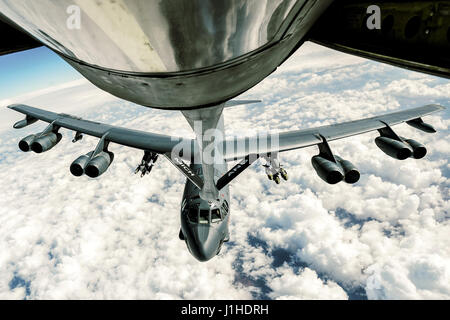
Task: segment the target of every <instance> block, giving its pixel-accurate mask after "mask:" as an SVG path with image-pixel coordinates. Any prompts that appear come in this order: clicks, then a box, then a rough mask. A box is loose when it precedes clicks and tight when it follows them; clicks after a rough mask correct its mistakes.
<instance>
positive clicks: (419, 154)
mask: <svg viewBox="0 0 450 320" xmlns="http://www.w3.org/2000/svg"><path fill="white" fill-rule="evenodd" d="M402 139H403V138H402ZM403 141H405V143H407V144H408V145H409V146H410V147H411V148H412V150H413V153H412V156H413V158H414V159H422V158H423V157H425V155H426V154H427V148H425V146H424V145H423V144H421V143H419V142H417V141H416V140H412V139H403Z"/></svg>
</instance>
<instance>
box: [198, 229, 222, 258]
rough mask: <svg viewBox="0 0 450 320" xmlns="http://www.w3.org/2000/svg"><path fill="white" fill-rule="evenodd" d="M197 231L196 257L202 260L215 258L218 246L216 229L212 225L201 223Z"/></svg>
mask: <svg viewBox="0 0 450 320" xmlns="http://www.w3.org/2000/svg"><path fill="white" fill-rule="evenodd" d="M195 233H196V236H195V238H196V239H195V240H196V241H195V242H196V243H195V250H193V251H194V252H195V253H194V256H195V258H196V259H197V260H199V261H201V262H206V261H209V260H211V259H212V258H214V257H215V256H216V251H217V247H218V243H216V242H218V241H217V239H216V238H217V234H216V231H215V230H214V229H213V228H211V227H210V226H206V225H205V226H202V225H199V226H197V228H195Z"/></svg>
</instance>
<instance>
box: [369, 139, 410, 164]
mask: <svg viewBox="0 0 450 320" xmlns="http://www.w3.org/2000/svg"><path fill="white" fill-rule="evenodd" d="M375 143H376V145H377V146H378V148H380V149H381V151H383V152H384V153H385V154H387V155H388V156H390V157H392V158H395V159H398V160H405V159H407V158H409V157H411V155H412V153H413V152H412V150H411V147H410V146H409V145H408V144H406V143H404V142H402V141H398V140H394V139H391V138H387V137H377V138H376V139H375Z"/></svg>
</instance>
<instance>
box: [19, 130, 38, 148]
mask: <svg viewBox="0 0 450 320" xmlns="http://www.w3.org/2000/svg"><path fill="white" fill-rule="evenodd" d="M34 140H36V135H35V134H31V135H29V136H28V137H26V138H23V139H22V140H21V141H20V142H19V149H20V150H22V151H23V152H29V151H31V144H32V143H33V142H34Z"/></svg>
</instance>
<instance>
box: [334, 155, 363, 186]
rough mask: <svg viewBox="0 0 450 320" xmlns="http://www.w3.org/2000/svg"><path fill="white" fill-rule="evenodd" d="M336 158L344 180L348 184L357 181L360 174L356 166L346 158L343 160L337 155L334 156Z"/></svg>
mask: <svg viewBox="0 0 450 320" xmlns="http://www.w3.org/2000/svg"><path fill="white" fill-rule="evenodd" d="M335 158H336V160H337V161H338V162H339V164H340V165H341V167H342V169H343V170H344V181H345V182H346V183H349V184H354V183H356V182H358V181H359V178H360V177H361V174H360V173H359V170H358V169H357V168H356V166H355V165H354V164H353V163H351V162H350V161H348V160H344V159H342V158H341V157H339V156H335Z"/></svg>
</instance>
